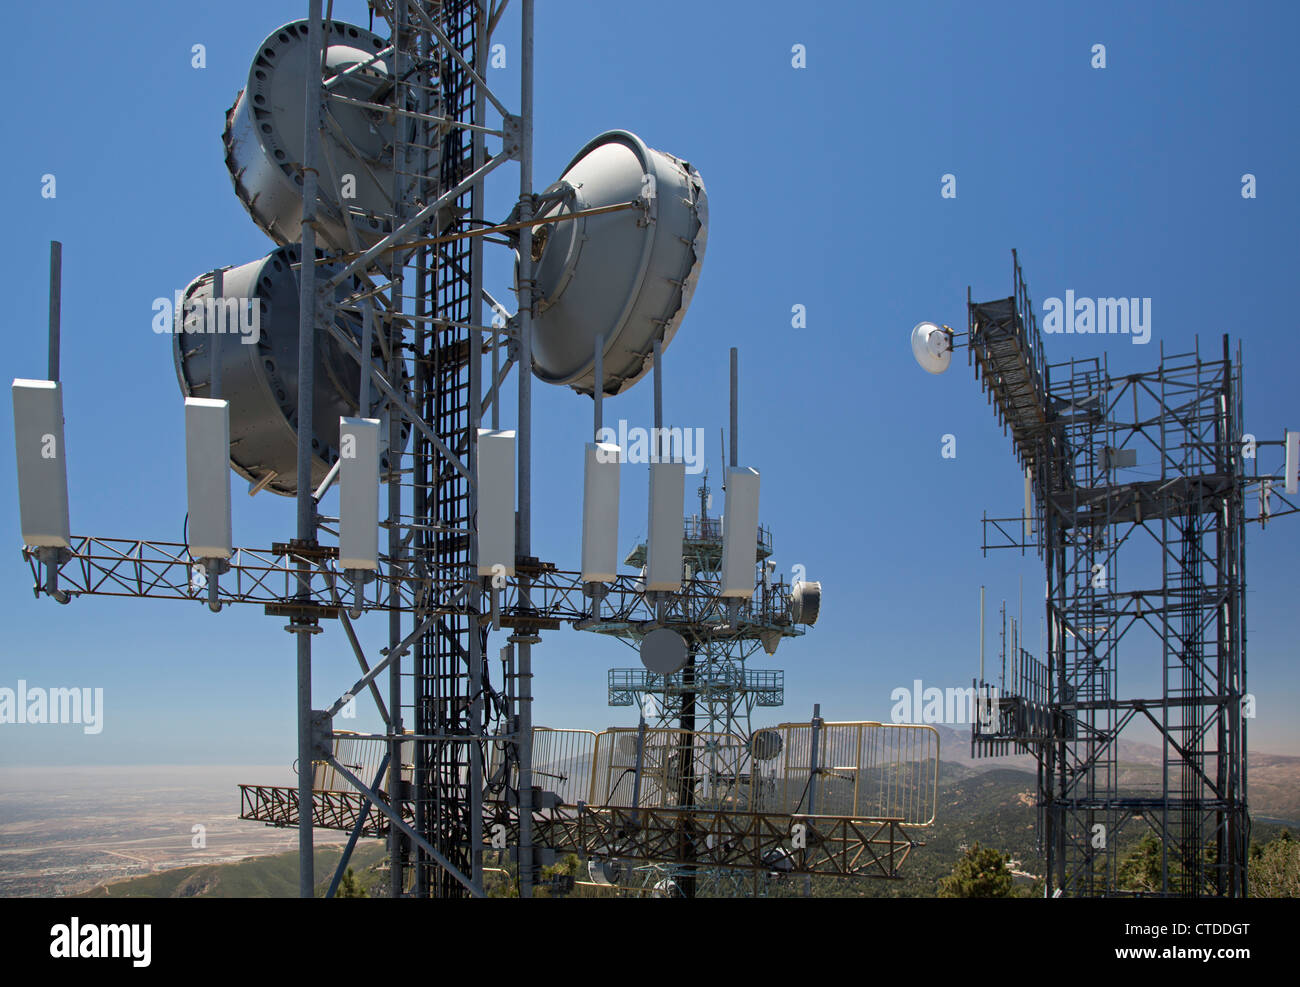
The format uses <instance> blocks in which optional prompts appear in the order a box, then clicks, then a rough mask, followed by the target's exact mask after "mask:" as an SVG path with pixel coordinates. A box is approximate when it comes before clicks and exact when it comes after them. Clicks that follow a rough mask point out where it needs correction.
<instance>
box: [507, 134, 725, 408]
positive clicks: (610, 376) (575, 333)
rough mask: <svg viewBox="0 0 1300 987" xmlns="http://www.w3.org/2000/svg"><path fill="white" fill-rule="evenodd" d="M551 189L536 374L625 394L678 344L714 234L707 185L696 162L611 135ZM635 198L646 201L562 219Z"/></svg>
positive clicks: (543, 239) (538, 250)
mask: <svg viewBox="0 0 1300 987" xmlns="http://www.w3.org/2000/svg"><path fill="white" fill-rule="evenodd" d="M545 194H546V195H548V196H550V195H554V196H556V197H557V198H556V201H554V202H553V203H551V204H550V205H548V206H547V207H546V208H545V209H544V210H543V211H542V212H541V213H540V214H539V217H538V218H543V217H554V218H555V219H556V220H557V221H556V222H554V223H545V224H542V225H540V226H537V227H536V228H535V229H534V232H533V251H532V253H533V260H534V261H535V262H536V266H535V268H534V278H535V281H536V290H537V294H538V303H537V316H536V318H535V319H534V321H533V372H534V373H535V374H536V375H537V376H538V377H540V378H541V379H542V380H544V381H546V382H547V383H549V384H567V385H569V386H570V387H572V388H573V389H574V390H576V391H578V392H579V393H582V394H593V393H595V388H596V387H597V386H600V387H602V388H603V390H604V392H605V393H606V394H618V393H620V392H621V391H625V390H627V388H629V387H631V386H632V385H633V384H635V383H636V382H637V381H638V380H640V379H641V377H643V376H644V375H645V374H646V373H647V372H648V371H649V370H650V368H651V365H652V364H653V362H654V344H655V341H656V340H658V341H659V342H660V343H662V345H663V346H665V347H666V346H667V345H668V343H669V342H671V341H672V338H673V336H674V334H675V333H676V332H677V329H678V326H680V325H681V321H682V317H683V316H684V315H685V314H686V309H687V307H688V306H689V305H690V302H691V295H692V294H693V293H694V291H695V284H696V282H697V280H698V279H699V275H700V265H701V263H702V262H703V260H704V248H705V243H706V241H707V239H708V229H709V215H708V199H707V197H706V195H705V193H704V183H703V181H702V180H701V179H700V173H699V172H698V171H696V170H695V169H694V168H692V167H691V165H690V164H689V163H688V162H686V161H683V160H681V159H680V158H675V157H673V156H672V155H671V154H666V153H665V152H663V151H656V150H653V149H651V148H649V147H647V146H646V144H645V142H644V141H642V140H641V138H639V137H637V136H636V135H635V134H630V133H628V132H627V131H625V130H611V131H609V132H608V133H604V134H601V135H600V136H599V137H596V138H595V139H594V140H592V141H591V142H590V143H588V144H587V146H586V147H584V148H583V149H582V150H581V151H579V152H578V154H577V156H576V157H575V158H574V159H573V160H572V161H571V162H570V163H569V166H568V167H567V168H566V169H565V170H564V174H563V175H562V176H561V177H560V180H559V181H558V182H556V183H555V184H553V185H551V186H550V187H549V188H548V189H547V190H546V193H545ZM634 200H636V201H638V202H639V206H637V207H634V208H630V209H620V210H616V211H614V212H608V213H603V214H601V215H599V216H582V217H580V218H578V219H569V220H562V219H560V217H562V216H565V215H569V214H572V213H580V212H584V211H586V210H591V209H598V208H600V207H602V206H616V205H620V204H623V203H627V202H632V201H634ZM516 288H517V286H516ZM597 340H603V350H602V352H603V360H602V363H603V368H604V380H603V381H600V382H599V383H598V382H597V381H596V380H595V349H596V341H597Z"/></svg>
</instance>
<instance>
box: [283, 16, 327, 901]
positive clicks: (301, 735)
mask: <svg viewBox="0 0 1300 987" xmlns="http://www.w3.org/2000/svg"><path fill="white" fill-rule="evenodd" d="M308 7H309V10H308V14H307V18H308V20H307V74H306V84H305V86H304V93H303V105H304V114H303V162H302V170H303V176H302V253H301V259H302V264H301V266H300V272H299V277H298V281H299V287H298V462H297V470H298V540H299V541H300V542H311V541H313V540H314V538H315V517H314V511H315V507H314V505H313V503H312V499H311V495H312V486H311V439H312V434H311V433H312V414H313V409H312V388H313V386H314V379H313V378H314V377H315V374H314V370H315V359H316V346H315V342H316V341H315V338H314V337H315V330H316V263H315V259H316V227H315V226H314V225H313V224H314V223H315V222H316V179H317V171H316V162H317V157H318V153H319V150H320V84H321V77H320V61H321V2H320V0H310V3H309V4H308ZM310 578H311V577H310V571H309V568H308V564H307V563H305V562H304V563H303V564H302V566H301V567H300V577H299V585H298V598H299V600H301V601H303V602H304V603H305V602H307V601H308V600H309V599H310V597H311V583H310ZM290 627H291V629H293V630H294V631H295V633H296V634H297V638H298V894H299V896H300V897H303V898H310V897H312V896H313V894H314V891H315V885H316V881H315V866H314V864H315V862H314V859H313V846H312V748H311V631H313V630H315V627H314V626H313V625H312V624H310V623H307V622H303V623H301V624H300V623H298V622H297V621H294V622H291V624H290Z"/></svg>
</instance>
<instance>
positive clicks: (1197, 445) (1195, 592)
mask: <svg viewBox="0 0 1300 987" xmlns="http://www.w3.org/2000/svg"><path fill="white" fill-rule="evenodd" d="M1013 268H1014V270H1013V279H1014V291H1013V294H1012V296H1011V297H1009V298H1006V299H999V300H997V301H993V302H987V303H976V302H972V301H970V300H969V294H968V314H969V325H968V330H969V355H970V363H971V365H972V366H973V367H974V369H975V373H976V375H977V377H978V378H979V379H980V382H981V385H982V387H983V388H984V390H985V391H986V392H988V394H989V395H990V399H991V403H992V404H993V405H994V406H995V408H996V409H997V413H998V415H999V418H1000V420H1001V422H1002V423H1003V424H1004V426H1005V428H1006V429H1008V430H1009V431H1010V432H1011V435H1012V438H1013V441H1014V443H1015V448H1016V453H1017V456H1018V458H1019V459H1020V461H1021V463H1022V465H1023V466H1024V468H1025V470H1026V476H1027V481H1026V482H1027V484H1032V494H1033V495H1032V500H1033V510H1032V513H1031V515H1030V516H1022V517H1017V518H993V519H990V518H987V517H986V518H985V522H984V527H985V539H984V549H985V551H986V552H987V551H988V550H991V549H997V548H1020V549H1021V550H1022V551H1023V549H1025V548H1035V549H1037V551H1038V552H1039V554H1040V557H1041V558H1042V559H1043V563H1044V569H1045V574H1046V600H1045V611H1044V616H1045V621H1046V625H1045V626H1046V647H1047V653H1046V656H1045V661H1043V660H1039V659H1038V658H1036V657H1034V656H1033V655H1032V654H1030V653H1029V651H1027V650H1026V649H1024V648H1021V647H1019V646H1016V647H1014V648H1013V649H1012V659H1011V667H1010V670H1009V674H1008V675H1007V676H1006V677H1005V678H1004V679H1003V681H1002V682H1001V683H1000V684H995V683H992V682H988V681H980V682H978V683H977V689H978V695H979V697H980V700H981V707H982V713H981V717H980V719H979V722H977V723H976V725H975V727H974V728H973V730H972V752H973V753H974V754H977V755H980V756H999V755H1003V754H1007V753H1010V752H1012V751H1013V750H1022V751H1026V752H1029V753H1031V754H1033V755H1034V756H1035V757H1036V758H1037V759H1038V763H1039V768H1038V771H1039V797H1038V806H1039V826H1040V829H1039V837H1040V842H1041V845H1042V849H1043V851H1044V852H1045V855H1046V862H1047V878H1046V889H1047V893H1048V894H1049V895H1052V894H1064V895H1113V894H1123V893H1125V892H1123V891H1121V890H1120V889H1119V887H1118V873H1117V871H1118V864H1119V860H1118V857H1119V849H1120V846H1121V836H1123V835H1124V834H1126V833H1128V834H1130V835H1136V833H1138V832H1141V831H1146V830H1150V831H1151V832H1154V833H1155V835H1156V836H1157V837H1158V838H1159V840H1160V842H1161V847H1162V849H1161V860H1160V882H1159V887H1158V888H1155V889H1153V893H1156V894H1160V895H1166V896H1187V897H1198V896H1202V895H1215V896H1229V895H1230V896H1240V895H1244V894H1245V893H1246V877H1247V875H1246V871H1247V848H1248V840H1249V832H1250V817H1249V813H1248V808H1247V799H1246V727H1247V722H1246V718H1245V717H1244V716H1243V703H1247V708H1248V694H1247V689H1246V624H1245V524H1246V521H1247V519H1246V514H1245V509H1244V499H1245V493H1246V490H1247V487H1248V485H1249V484H1251V483H1257V482H1259V477H1258V476H1257V475H1256V476H1248V474H1247V468H1248V463H1249V460H1248V459H1247V458H1246V456H1245V455H1243V449H1244V448H1245V446H1244V445H1243V429H1242V414H1243V405H1242V373H1241V354H1240V349H1238V351H1237V353H1236V354H1235V356H1234V354H1233V353H1232V352H1231V350H1230V347H1229V342H1228V338H1227V337H1226V336H1225V337H1224V338H1223V343H1222V351H1221V354H1217V355H1216V356H1215V357H1213V358H1207V357H1205V356H1203V355H1202V354H1201V353H1200V352H1199V349H1194V350H1193V351H1192V352H1190V353H1184V354H1177V355H1171V354H1166V353H1164V351H1163V347H1162V348H1161V353H1160V362H1159V364H1158V366H1157V368H1156V369H1155V370H1154V371H1150V372H1147V373H1136V374H1126V375H1123V376H1112V375H1111V374H1110V372H1109V370H1108V367H1107V362H1106V359H1105V357H1104V356H1102V357H1094V358H1089V359H1082V360H1080V359H1075V360H1071V361H1069V362H1066V363H1059V364H1052V365H1048V364H1047V363H1046V361H1045V359H1044V354H1043V344H1042V339H1041V337H1040V335H1039V331H1038V327H1037V323H1036V320H1035V317H1034V313H1033V309H1032V305H1031V303H1030V300H1029V294H1028V290H1027V288H1026V286H1025V283H1024V280H1023V277H1022V275H1021V271H1020V266H1019V263H1018V262H1015V263H1014V264H1013ZM1261 444H1262V443H1261ZM1272 444H1276V443H1272ZM1129 469H1133V470H1134V472H1120V471H1127V470H1129ZM1135 474H1136V475H1135ZM1027 489H1028V488H1027ZM1265 489H1267V488H1265ZM1028 497H1029V495H1028V493H1027V499H1028ZM1287 513H1289V512H1287ZM1121 562H1123V566H1122V568H1121ZM1144 630H1145V631H1146V632H1147V633H1146V634H1145V635H1144V634H1143V631H1144ZM1121 643H1123V644H1124V645H1125V651H1126V657H1125V660H1124V662H1123V663H1121V662H1120V660H1119V654H1120V645H1121ZM1121 673H1123V674H1121ZM1153 686H1154V691H1152V687H1153ZM1137 724H1145V725H1147V726H1148V727H1151V728H1154V730H1155V731H1157V733H1158V736H1159V743H1160V746H1161V749H1162V751H1163V756H1162V760H1161V764H1160V766H1159V771H1158V778H1149V779H1145V780H1143V779H1139V780H1130V779H1127V778H1125V777H1123V776H1122V775H1121V770H1120V758H1121V755H1122V753H1123V752H1122V750H1121V749H1120V744H1121V739H1122V738H1123V737H1126V736H1132V735H1133V733H1134V731H1133V729H1132V728H1133V727H1134V726H1136V725H1137ZM1126 731H1127V732H1126Z"/></svg>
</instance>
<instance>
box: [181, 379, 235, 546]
mask: <svg viewBox="0 0 1300 987" xmlns="http://www.w3.org/2000/svg"><path fill="white" fill-rule="evenodd" d="M185 489H186V499H187V503H188V505H189V512H190V515H189V521H188V522H187V524H186V529H185V530H186V544H187V545H188V546H189V550H190V554H191V555H193V556H194V557H195V558H196V559H228V558H230V555H231V538H230V402H229V401H218V400H214V399H212V398H186V399H185Z"/></svg>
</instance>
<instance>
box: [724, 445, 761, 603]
mask: <svg viewBox="0 0 1300 987" xmlns="http://www.w3.org/2000/svg"><path fill="white" fill-rule="evenodd" d="M758 481H759V476H758V470H756V469H751V468H749V467H748V466H732V467H729V468H728V469H727V502H726V506H725V508H724V515H723V517H724V522H723V525H722V595H723V596H724V597H733V598H736V599H742V600H748V599H749V598H750V597H752V596H753V595H754V564H755V563H756V562H757V561H758Z"/></svg>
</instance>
